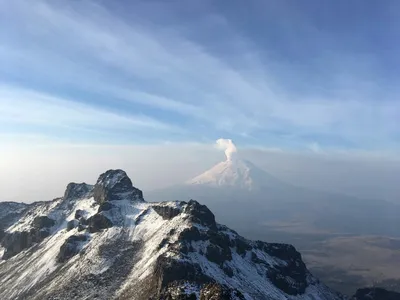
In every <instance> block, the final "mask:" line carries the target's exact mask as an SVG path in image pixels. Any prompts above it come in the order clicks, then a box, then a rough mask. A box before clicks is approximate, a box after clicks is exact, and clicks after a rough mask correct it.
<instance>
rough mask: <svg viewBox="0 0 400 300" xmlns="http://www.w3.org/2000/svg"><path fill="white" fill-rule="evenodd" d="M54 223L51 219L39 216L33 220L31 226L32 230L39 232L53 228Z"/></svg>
mask: <svg viewBox="0 0 400 300" xmlns="http://www.w3.org/2000/svg"><path fill="white" fill-rule="evenodd" d="M55 224H56V222H55V221H54V220H53V219H50V218H49V217H47V216H40V217H36V218H35V219H33V222H32V226H33V228H35V229H37V230H40V229H43V228H50V227H53V226H54V225H55Z"/></svg>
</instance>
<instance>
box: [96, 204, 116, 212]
mask: <svg viewBox="0 0 400 300" xmlns="http://www.w3.org/2000/svg"><path fill="white" fill-rule="evenodd" d="M113 207H114V205H112V204H111V203H110V202H103V203H102V204H100V206H99V209H98V210H97V212H102V211H108V210H111V209H112V208H113Z"/></svg>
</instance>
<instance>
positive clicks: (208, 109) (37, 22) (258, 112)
mask: <svg viewBox="0 0 400 300" xmlns="http://www.w3.org/2000/svg"><path fill="white" fill-rule="evenodd" d="M102 5H104V3H103V4H100V3H98V2H65V3H55V2H50V1H44V0H41V1H37V2H36V3H35V4H33V3H31V2H29V1H24V0H17V1H13V2H12V3H9V2H7V3H4V5H2V6H1V8H0V19H1V21H0V25H1V28H2V29H0V34H1V36H0V41H1V47H0V63H1V64H2V66H3V68H2V70H0V80H2V81H3V82H6V81H7V82H13V84H14V87H13V93H14V94H18V91H16V87H15V86H18V85H19V86H22V87H25V86H28V87H29V88H30V89H34V90H37V91H38V93H45V94H46V93H48V92H49V91H50V92H51V94H54V93H56V94H58V95H59V96H58V97H59V98H65V97H66V96H65V95H67V96H68V98H70V99H72V101H69V102H68V105H67V107H64V108H63V109H61V108H60V109H57V107H58V106H59V103H58V104H57V103H56V102H57V101H49V103H48V104H47V107H48V108H47V109H44V111H43V107H46V103H47V100H46V99H45V100H43V98H40V97H33V98H30V96H29V97H25V98H24V101H25V102H23V104H24V105H22V106H21V107H24V108H26V116H27V117H28V115H29V116H30V118H26V119H25V120H34V119H35V120H43V119H44V120H48V124H50V123H52V122H54V123H55V124H60V123H62V124H69V123H74V124H75V126H80V127H91V128H93V129H96V130H99V131H101V130H103V129H104V127H105V126H106V127H107V128H109V127H112V128H115V129H119V128H125V127H126V126H129V127H132V128H151V129H153V131H154V130H155V131H157V130H158V129H162V130H165V129H168V130H172V129H176V128H178V127H181V128H185V129H186V131H181V132H179V133H176V132H177V131H176V130H175V131H174V130H172V131H173V132H175V133H174V134H175V138H178V139H179V138H186V139H187V138H188V137H192V138H193V139H197V138H198V137H203V138H206V139H207V138H208V139H214V138H216V137H218V136H220V135H221V133H222V134H226V133H229V134H230V135H232V136H233V137H237V138H239V139H243V138H244V139H245V138H246V137H249V136H251V137H253V138H256V139H258V140H263V141H265V140H266V141H270V142H272V141H273V143H275V144H279V143H283V144H285V143H286V144H288V145H289V146H293V145H299V144H303V145H309V144H310V143H311V142H316V143H318V144H321V145H324V144H326V143H327V141H329V143H328V144H329V145H328V146H332V144H333V146H338V147H340V146H344V147H361V148H362V147H364V148H374V147H375V145H376V144H380V145H381V146H382V147H398V139H399V135H400V130H399V126H398V121H397V120H398V119H399V118H400V104H399V103H398V101H396V100H394V99H393V91H394V89H395V87H394V85H391V84H390V83H388V84H387V85H386V86H379V84H377V82H374V74H373V73H374V70H375V60H376V57H375V56H374V55H363V56H357V53H349V52H344V51H343V50H342V49H339V47H338V48H337V49H336V48H335V46H334V44H335V38H334V37H332V36H331V35H330V34H329V33H326V32H323V31H318V30H315V28H314V27H312V26H311V25H310V24H305V21H304V19H302V18H296V21H297V22H301V23H299V24H298V25H299V26H292V25H293V24H290V25H291V26H288V28H289V29H288V30H287V31H286V34H287V35H286V36H285V39H286V40H287V41H290V44H291V45H295V44H299V43H301V42H302V40H300V39H299V38H297V37H296V33H297V32H296V30H298V31H299V32H300V33H302V34H300V35H299V36H300V37H302V38H304V36H305V35H311V33H312V34H313V35H315V36H318V39H319V40H321V41H325V42H326V44H327V45H329V47H331V48H330V49H320V52H321V53H322V52H323V53H324V55H321V56H318V57H316V58H315V59H314V60H313V61H312V64H311V63H310V65H309V66H307V67H306V68H305V67H304V66H302V64H300V63H298V62H296V61H295V62H293V63H291V62H290V60H287V61H285V60H282V58H281V59H279V60H276V61H275V60H274V56H273V55H270V53H271V51H272V50H271V49H269V48H268V46H265V45H262V43H261V42H260V41H259V39H262V38H263V36H262V35H260V34H259V33H257V34H255V35H254V36H246V35H244V34H242V33H241V32H240V30H235V28H237V27H236V26H239V25H238V24H234V23H232V20H231V19H229V18H228V17H226V16H224V15H223V14H221V13H218V12H213V11H211V6H209V7H207V5H208V4H204V7H202V10H200V11H201V14H200V15H201V17H200V18H198V19H197V20H196V22H193V24H191V23H189V24H187V23H184V22H183V20H181V19H180V18H176V21H174V22H172V23H171V21H170V19H169V18H168V17H170V16H171V14H172V12H171V11H173V10H172V9H171V7H169V9H167V8H168V7H167V6H166V5H165V4H163V3H161V2H160V3H157V2H155V3H154V4H153V6H152V7H151V8H152V11H151V12H150V11H149V10H148V9H145V8H146V7H145V6H143V5H140V4H137V5H134V6H133V7H132V6H130V7H129V9H130V14H131V15H130V16H129V14H122V13H121V11H119V10H118V9H117V8H115V7H113V6H112V5H108V6H102ZM170 5H171V6H172V5H173V4H170ZM271 9H274V8H273V7H272V8H271ZM279 12H280V13H282V10H279ZM141 13H143V14H144V15H145V16H146V17H148V19H149V20H150V21H147V22H146V21H144V19H145V17H144V16H140V15H141ZM154 15H157V17H158V18H157V20H156V19H152V18H154ZM172 19H173V18H172ZM151 21H154V24H151V23H152V22H151ZM163 21H164V24H162V23H163ZM186 21H187V20H186ZM276 21H277V20H276ZM157 22H158V23H157ZM207 22H208V24H207ZM272 22H273V18H272ZM210 24H211V25H210ZM213 24H214V25H216V26H215V27H213V26H212V25H213ZM186 25H187V26H186ZM294 25H296V24H294ZM191 26H193V28H192V29H193V30H190V29H191ZM280 26H282V24H280ZM185 27H186V28H185ZM207 28H208V29H207ZM213 28H215V30H214V31H215V32H213V31H212V29H213ZM194 29H195V30H194ZM202 30H205V32H203V31H202ZM255 31H256V29H255ZM190 32H192V33H190ZM193 32H194V33H195V36H194V35H193ZM224 34H225V40H226V45H228V46H226V45H225V46H224V45H221V44H220V43H218V41H216V38H215V37H217V36H218V37H219V36H221V37H222V36H224ZM203 35H206V36H207V38H205V39H201V38H199V36H203ZM214 35H215V37H214ZM209 36H211V38H209ZM311 36H312V35H311ZM212 37H214V38H212ZM317 47H319V48H321V47H322V46H320V45H318V46H317ZM299 48H300V46H299ZM303 50H304V49H303ZM323 50H329V51H323ZM335 50H338V51H335ZM299 51H300V50H299ZM335 52H337V54H335ZM343 63H345V65H344V64H343ZM321 66H324V69H321ZM291 68H292V70H290V69H291ZM313 72H315V74H313ZM318 74H319V75H320V77H321V78H318ZM307 76H308V78H309V82H307V79H306V78H305V77H307ZM327 82H329V84H328V83H327ZM3 89H5V90H7V88H5V87H4V86H3ZM22 92H23V89H22ZM69 94H72V95H69ZM376 95H379V96H380V99H379V100H378V99H377V98H376ZM39 98H40V99H42V100H40V101H39V100H38V99H39ZM3 99H5V98H3ZM9 99H11V98H9ZM31 99H33V100H31ZM53 100H54V99H53ZM20 101H22V100H20ZM21 103H22V102H21ZM60 103H64V104H65V102H63V101H61V102H60ZM64 104H63V105H64ZM70 105H72V106H73V108H70V107H69V106H70ZM82 107H84V109H83V110H82ZM27 108H29V111H30V112H31V114H28V109H27ZM13 109H14V108H12V102H10V100H8V102H4V101H2V102H0V110H3V111H4V112H6V113H5V115H14V118H10V117H7V118H5V121H6V122H9V123H10V122H11V121H13V122H16V121H17V120H18V121H19V122H22V120H23V119H24V118H19V119H16V118H15V114H16V112H15V111H14V110H15V109H14V110H13ZM64 109H65V110H64ZM90 110H95V112H96V113H95V114H91V113H88V111H90ZM54 111H57V112H58V114H54V113H53V112H54ZM63 111H64V112H68V113H64V114H63ZM82 111H83V112H82ZM110 111H112V115H111V116H110V115H107V114H111V112H110ZM96 114H97V115H98V116H100V118H97V117H89V118H88V119H87V118H85V116H86V117H87V116H88V115H96ZM55 115H61V116H60V118H56V117H54V116H55ZM67 116H68V117H67ZM104 119H108V120H109V122H106V123H103V122H101V121H99V120H104ZM25 123H27V121H25ZM157 134H159V133H158V132H156V133H155V135H157ZM146 135H147V136H152V135H153V133H152V132H150V131H147V132H146ZM89 138H90V137H89ZM172 139H173V138H172ZM393 141H394V142H393ZM278 146H279V145H278Z"/></svg>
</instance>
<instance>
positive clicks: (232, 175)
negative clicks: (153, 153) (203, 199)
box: [185, 157, 285, 191]
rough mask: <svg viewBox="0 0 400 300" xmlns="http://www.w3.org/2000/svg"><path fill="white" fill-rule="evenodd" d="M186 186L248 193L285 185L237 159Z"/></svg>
mask: <svg viewBox="0 0 400 300" xmlns="http://www.w3.org/2000/svg"><path fill="white" fill-rule="evenodd" d="M185 184H186V185H204V186H209V187H231V188H235V189H242V190H248V191H259V190H262V189H264V188H268V187H278V186H279V187H282V186H283V185H285V183H283V182H282V181H280V180H279V179H277V178H275V177H274V176H272V175H270V174H268V173H267V172H265V171H264V170H262V169H260V168H258V167H257V166H255V165H254V164H253V163H251V162H250V161H247V160H242V159H238V158H236V157H235V158H232V159H227V160H226V161H223V162H220V163H218V164H216V165H215V166H214V167H212V168H211V169H209V170H207V171H205V172H204V173H202V174H200V175H198V176H196V177H194V178H192V179H190V180H188V181H186V183H185Z"/></svg>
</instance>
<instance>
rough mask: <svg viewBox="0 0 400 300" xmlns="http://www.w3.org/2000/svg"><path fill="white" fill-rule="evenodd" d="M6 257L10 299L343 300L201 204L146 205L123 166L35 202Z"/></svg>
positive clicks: (1, 287)
mask: <svg viewBox="0 0 400 300" xmlns="http://www.w3.org/2000/svg"><path fill="white" fill-rule="evenodd" d="M2 253H4V255H3V258H4V259H3V260H1V261H0V299H4V300H7V299H94V298H96V299H138V300H141V299H211V296H213V297H214V298H212V299H298V300H305V299H310V300H317V299H321V300H324V299H326V300H335V299H344V297H343V296H341V295H339V294H337V293H335V292H334V291H331V290H330V289H328V288H327V287H326V286H324V285H323V284H322V283H320V282H319V281H318V279H316V278H315V277H313V276H312V275H311V274H310V272H309V271H308V270H307V268H306V266H305V265H304V263H303V261H302V259H301V256H300V254H299V253H298V252H297V251H296V250H295V249H294V248H293V247H292V246H290V245H285V244H269V243H264V242H260V241H257V242H253V241H249V240H246V239H244V238H243V237H241V236H239V235H238V234H237V233H236V232H234V231H232V230H230V229H229V228H227V227H226V226H222V225H219V224H217V223H216V222H215V218H214V215H213V214H212V212H211V211H210V210H209V209H208V208H207V207H205V206H203V205H200V204H199V203H197V202H196V201H189V202H177V201H173V202H161V203H147V202H145V201H144V200H143V198H142V193H141V191H140V190H138V189H136V188H134V187H133V186H132V183H131V181H130V179H129V178H128V177H127V176H126V174H125V172H123V171H121V170H115V171H112V170H110V171H108V172H106V173H104V174H102V175H101V176H100V178H99V180H98V182H97V183H96V185H95V186H89V185H85V186H83V184H70V185H68V188H67V191H66V194H65V195H64V197H62V198H59V199H55V200H53V201H49V202H42V203H37V204H33V205H31V206H30V207H29V208H28V209H27V210H25V211H24V212H23V213H22V215H21V216H20V217H19V218H18V220H16V221H15V222H14V223H13V224H10V226H8V227H7V228H5V230H4V237H3V239H2V247H1V248H0V254H2Z"/></svg>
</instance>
